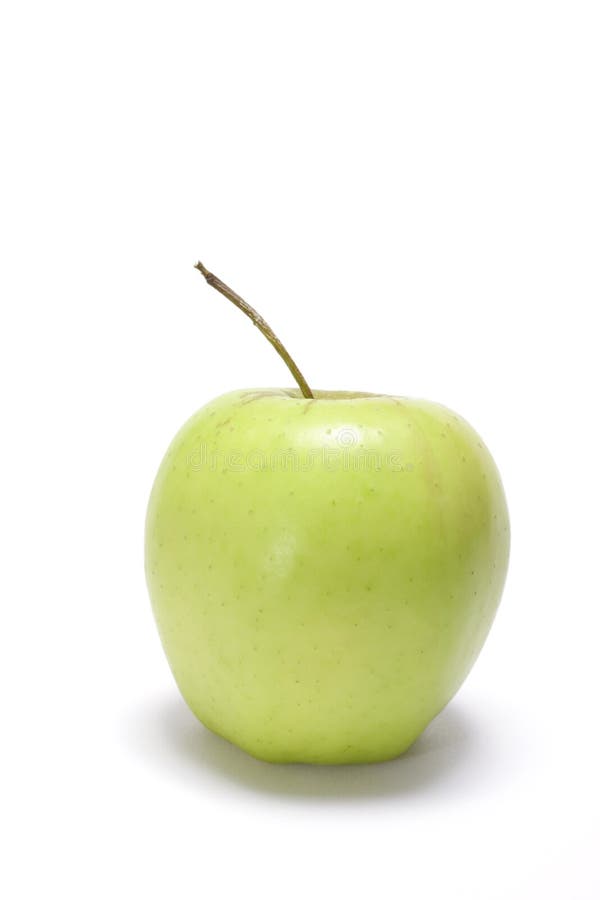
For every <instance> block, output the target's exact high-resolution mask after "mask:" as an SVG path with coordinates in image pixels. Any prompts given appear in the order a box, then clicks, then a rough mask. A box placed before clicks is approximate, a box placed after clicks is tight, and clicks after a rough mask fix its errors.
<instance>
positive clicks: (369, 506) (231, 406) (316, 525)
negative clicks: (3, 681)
mask: <svg viewBox="0 0 600 900" xmlns="http://www.w3.org/2000/svg"><path fill="white" fill-rule="evenodd" d="M198 268H200V271H201V272H202V273H203V274H204V275H205V276H210V277H207V280H208V281H209V283H211V284H212V285H213V286H215V287H216V288H217V290H220V291H221V293H224V294H225V296H227V297H228V298H229V299H231V300H233V302H234V303H235V304H236V306H238V307H239V308H240V309H242V310H243V311H244V312H245V313H246V314H247V315H249V316H250V317H251V318H252V320H253V321H254V322H255V324H257V325H258V327H259V328H260V330H261V331H263V333H265V334H266V336H267V337H268V338H269V340H270V341H271V343H272V344H273V345H274V346H275V347H276V349H277V350H278V352H280V355H281V356H282V358H283V359H284V360H285V361H286V362H287V363H288V366H289V367H290V369H291V370H292V366H294V364H293V362H292V364H291V365H290V362H291V357H289V354H287V351H285V349H284V348H282V345H280V344H279V342H278V341H277V339H276V338H275V340H273V339H272V337H271V335H272V332H270V329H269V328H268V326H267V325H266V323H265V322H264V320H262V319H261V318H260V317H259V316H258V314H256V313H255V312H254V310H252V308H251V307H249V306H248V305H247V304H245V302H244V301H241V298H239V297H238V295H237V294H234V292H232V291H231V289H229V288H227V286H226V285H224V284H223V282H221V281H220V280H219V279H217V278H216V277H215V276H213V275H211V273H209V272H207V270H205V269H204V267H203V266H201V264H198ZM238 301H241V303H240V302H238ZM242 304H243V305H242ZM273 337H274V336H273ZM280 348H281V349H280ZM297 380H298V384H299V386H300V387H299V389H254V390H240V391H235V392H233V393H229V394H225V395H224V396H222V397H219V398H217V399H216V400H214V401H212V402H211V403H209V404H208V405H206V406H205V407H203V408H202V409H200V410H199V411H198V412H197V413H196V414H195V415H194V416H192V418H191V419H190V420H189V421H188V422H187V423H186V424H185V425H184V426H183V428H182V429H181V431H180V432H179V433H178V435H177V436H176V437H175V439H174V441H173V442H172V444H171V446H170V447H169V449H168V451H167V454H166V456H165V458H164V459H163V461H162V464H161V466H160V469H159V471H158V474H157V477H156V480H155V483H154V487H153V489H152V493H151V497H150V501H149V506H148V513H147V520H146V577H147V582H148V588H149V593H150V597H151V602H152V607H153V611H154V615H155V617H156V621H157V624H158V629H159V633H160V637H161V640H162V643H163V646H164V649H165V652H166V655H167V658H168V660H169V663H170V666H171V669H172V671H173V674H174V677H175V680H176V682H177V684H178V686H179V688H180V690H181V693H182V695H183V697H184V699H185V700H186V702H187V704H188V705H189V707H190V708H191V710H192V711H193V712H194V713H195V715H196V716H197V717H198V719H200V721H201V722H203V723H204V725H206V726H207V727H208V728H210V729H211V730H212V731H214V732H216V733H217V734H219V735H222V736H223V737H224V738H226V739H227V740H229V741H231V742H232V743H234V744H237V745H238V746H239V747H242V748H243V749H244V750H246V751H247V752H248V753H250V754H252V755H253V756H255V757H258V758H260V759H263V760H269V761H272V762H308V763H322V764H323V763H327V764H334V763H359V762H375V761H380V760H386V759H390V758H393V757H396V756H398V755H400V754H401V753H403V752H404V751H405V750H406V749H407V748H408V747H409V746H410V745H411V744H412V743H413V742H414V741H415V739H416V738H417V737H418V736H419V735H420V734H421V733H422V732H423V730H424V729H425V728H426V727H427V725H428V723H429V722H430V721H431V720H432V719H433V718H434V717H435V716H436V715H437V714H438V713H439V712H440V711H441V710H442V709H443V708H444V706H445V705H446V704H447V703H448V701H449V700H450V699H451V698H452V696H453V695H454V694H455V692H456V691H457V690H458V688H459V687H460V685H461V683H462V682H463V680H464V679H465V677H466V675H467V674H468V672H469V670H470V669H471V666H472V665H473V663H474V661H475V659H476V658H477V655H478V654H479V652H480V650H481V647H482V645H483V643H484V641H485V638H486V636H487V634H488V631H489V629H490V626H491V624H492V621H493V618H494V615H495V613H496V609H497V607H498V603H499V601H500V597H501V594H502V589H503V585H504V581H505V576H506V570H507V565H508V556H509V522H508V512H507V507H506V501H505V497H504V492H503V489H502V484H501V481H500V477H499V474H498V470H497V468H496V466H495V464H494V461H493V459H492V457H491V455H490V453H489V451H488V450H487V448H486V447H485V445H484V443H483V441H482V440H481V438H480V437H479V436H478V435H477V434H476V432H475V431H474V430H473V429H472V428H471V427H470V426H469V425H468V424H467V422H466V421H465V420H464V419H462V418H461V417H459V416H458V415H456V414H455V413H453V412H452V411H450V410H449V409H446V408H445V407H443V406H441V405H439V404H435V403H431V402H427V401H423V400H409V399H406V398H402V397H393V396H387V395H383V394H382V395H376V394H366V393H359V392H335V391H315V392H313V391H311V390H310V388H309V387H308V385H307V384H306V382H305V380H304V379H303V378H302V376H300V378H297Z"/></svg>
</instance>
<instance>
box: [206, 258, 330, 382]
mask: <svg viewBox="0 0 600 900" xmlns="http://www.w3.org/2000/svg"><path fill="white" fill-rule="evenodd" d="M194 268H195V269H198V271H199V272H201V273H202V274H203V275H204V277H205V278H206V280H207V282H208V283H209V284H210V286H211V287H213V288H214V289H215V290H216V291H219V293H220V294H223V296H224V297H227V299H228V300H231V302H232V303H233V305H234V306H237V308H238V309H241V311H242V312H243V313H245V314H246V315H247V316H248V318H249V319H251V320H252V322H253V324H254V325H256V327H257V328H258V330H259V331H260V332H261V333H262V334H264V336H265V337H266V339H267V340H268V341H269V343H270V344H272V346H273V347H274V348H275V350H277V352H278V353H279V355H280V357H281V358H282V360H283V361H284V363H285V364H286V366H287V367H288V369H289V370H290V372H291V373H292V375H293V376H294V378H295V380H296V382H297V384H298V387H299V388H300V390H301V391H302V395H303V397H306V399H307V400H313V399H314V395H313V392H312V391H311V389H310V388H309V386H308V384H307V383H306V380H305V378H304V376H303V374H302V372H301V371H300V369H299V368H298V366H297V365H296V363H295V362H294V360H293V359H292V357H291V356H290V354H289V353H288V352H287V350H286V349H285V347H284V346H283V344H282V343H281V341H280V340H279V338H278V337H277V335H276V334H275V332H274V331H273V330H272V329H271V328H270V327H269V326H268V325H267V323H266V322H265V320H264V319H263V317H262V316H260V315H259V314H258V313H257V312H256V310H255V309H254V308H253V307H252V306H250V304H249V303H246V301H245V300H244V299H243V298H242V297H240V295H239V294H236V292H235V291H232V290H231V288H230V287H227V285H226V284H225V283H224V282H223V281H221V279H220V278H217V276H216V275H213V273H212V272H209V271H208V269H207V268H206V266H203V265H202V263H201V262H197V263H196V265H195V266H194Z"/></svg>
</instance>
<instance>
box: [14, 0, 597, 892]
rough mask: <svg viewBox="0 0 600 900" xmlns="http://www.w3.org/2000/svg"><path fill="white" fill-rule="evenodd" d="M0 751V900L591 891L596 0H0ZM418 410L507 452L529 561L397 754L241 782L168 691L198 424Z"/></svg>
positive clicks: (257, 766) (229, 758)
mask: <svg viewBox="0 0 600 900" xmlns="http://www.w3.org/2000/svg"><path fill="white" fill-rule="evenodd" d="M0 35H1V36H0V45H1V46H0V70H1V72H0V75H1V82H0V83H1V84H2V110H1V119H0V124H1V127H2V132H3V137H2V144H1V150H0V152H1V153H2V166H1V169H0V179H1V226H0V227H1V234H0V240H1V243H0V246H1V253H2V263H1V267H0V280H1V291H2V329H1V338H0V340H1V360H0V362H1V366H2V373H1V375H2V378H1V384H2V418H1V422H2V435H3V436H2V467H1V471H0V478H1V486H0V487H1V506H0V508H1V515H2V535H1V546H2V559H3V564H2V580H1V586H2V587H1V595H2V629H1V632H0V644H1V653H0V666H1V669H2V672H1V685H2V693H3V698H2V723H3V726H4V727H3V733H4V737H3V738H2V743H1V747H0V752H1V753H2V757H3V762H2V766H1V773H2V775H1V777H2V780H3V782H4V783H3V785H2V789H1V802H0V809H1V816H2V827H3V829H4V835H3V837H2V850H3V853H2V855H3V863H2V868H1V870H0V883H1V884H2V886H3V891H2V893H3V895H4V896H6V897H7V898H11V900H13V898H17V900H20V898H36V900H37V898H41V897H44V898H46V897H51V898H54V897H57V898H78V900H79V898H107V897H117V898H133V897H143V898H153V897H172V898H178V897H211V898H212V897H237V896H243V897H260V898H284V897H285V898H288V897H291V898H295V897H303V898H304V897H314V898H334V897H335V898H337V897H344V898H354V897H357V898H358V897H360V898H363V897H410V898H411V900H420V898H427V900H429V898H431V900H434V898H436V900H437V898H439V897H444V898H448V900H450V898H452V900H453V898H457V900H458V898H460V900H471V898H473V900H475V898H477V900H482V898H485V900H500V898H502V900H505V898H517V900H521V898H523V900H525V898H527V900H531V898H535V900H537V898H541V900H551V898H569V900H592V898H597V897H598V896H599V894H600V874H599V872H598V864H597V863H596V862H595V861H594V859H593V852H592V851H593V850H594V845H595V843H596V842H597V837H598V827H599V825H600V821H599V814H598V808H599V803H600V791H599V779H598V771H597V769H598V758H599V754H600V739H599V728H598V687H599V665H598V629H599V627H600V612H599V600H600V593H599V589H598V556H599V545H598V544H599V542H598V538H599V528H598V502H599V500H600V496H599V493H600V492H599V478H598V465H599V451H600V441H599V433H598V401H597V387H598V359H597V356H598V349H597V348H598V324H597V316H596V313H597V309H598V299H599V287H600V269H599V264H598V249H599V238H600V213H599V210H600V176H599V172H600V127H599V100H600V89H599V86H600V62H599V60H600V55H599V53H598V47H599V43H600V21H599V12H598V5H597V4H596V3H594V2H578V0H569V2H552V0H544V2H542V0H540V2H535V0H503V2H481V0H472V2H465V0H457V2H452V3H448V2H431V0H420V2H378V0H371V2H369V3H366V2H363V3H358V2H353V0H346V2H330V0H319V2H313V0H305V2H303V3H302V4H300V3H285V2H281V0H280V2H260V0H253V2H241V0H238V2H233V0H232V2H226V0H223V2H212V3H208V2H198V0H196V2H175V0H170V2H169V3H155V2H151V0H147V2H144V3H142V2H132V0H130V2H128V0H119V2H112V0H105V2H103V3H82V2H74V0H73V2H65V0H56V2H52V3H42V2H26V0H24V2H19V3H16V2H15V3H12V4H6V6H5V7H4V10H3V12H2V14H1V21H0ZM198 257H200V258H201V259H202V260H203V261H204V262H205V263H206V264H207V265H208V266H209V267H210V268H212V269H213V270H214V271H215V272H217V274H220V275H221V276H222V277H223V278H225V280H227V281H229V282H230V283H231V284H232V285H233V286H234V287H235V288H237V289H238V290H239V291H240V292H241V293H243V294H244V295H245V296H246V297H247V299H248V300H250V302H252V303H254V304H255V305H257V306H258V307H259V309H260V311H261V312H262V313H263V315H264V316H265V317H266V318H267V320H268V321H269V322H270V323H271V324H272V325H273V327H274V328H275V329H276V330H277V331H278V332H279V334H280V337H281V338H282V339H283V340H284V341H285V342H286V343H287V344H288V345H289V349H290V350H291V351H292V353H293V355H294V356H296V357H297V359H298V361H299V362H300V364H301V367H302V368H303V369H304V370H305V374H306V376H307V377H308V378H309V380H310V381H311V382H312V383H313V384H314V386H317V387H320V388H330V389H331V388H347V389H358V390H373V391H378V390H379V391H384V392H389V393H396V394H405V395H408V396H422V397H427V398H429V399H432V400H438V401H440V402H443V403H445V404H446V405H448V406H450V407H453V408H454V409H456V410H457V411H459V412H460V413H461V414H462V415H464V416H465V417H466V418H468V419H469V420H470V421H471V422H472V424H473V425H474V426H475V427H476V428H477V429H478V430H479V431H480V433H481V434H482V435H483V437H484V438H485V440H486V442H487V444H488V446H489V447H490V448H491V449H492V451H493V453H494V455H495V457H496V460H497V462H498V465H499V467H500V469H501V472H502V474H503V478H504V483H505V488H506V492H507V496H508V500H509V505H510V510H511V517H512V530H513V552H512V560H511V568H510V574H509V579H508V583H507V586H506V591H505V596H504V600H503V604H502V606H501V610H500V613H499V615H498V618H497V620H496V623H495V626H494V628H493V630H492V633H491V635H490V638H489V641H488V643H487V645H486V647H485V649H484V651H483V653H482V655H481V657H480V659H479V661H478V663H477V665H476V666H475V668H474V670H473V672H472V673H471V676H470V677H469V679H468V682H467V683H466V684H465V685H464V687H463V689H462V690H461V692H460V693H459V695H458V696H457V697H456V699H455V700H454V701H453V702H452V704H451V705H450V707H449V708H448V709H447V710H446V711H445V712H444V713H443V714H442V716H440V717H439V719H438V720H437V721H436V722H434V723H433V725H432V726H431V727H430V728H429V730H428V731H427V732H426V734H425V736H424V737H423V738H422V739H421V741H420V742H419V743H418V744H417V745H415V747H414V749H413V750H412V751H411V752H410V753H409V754H408V755H407V756H406V757H405V758H403V759H401V760H398V761H395V762H393V763H388V764H384V765H380V766H371V767H356V768H345V769H318V768H317V769H315V768H310V767H288V768H286V767H275V766H269V765H266V764H261V763H258V762H256V761H254V760H252V759H250V758H247V757H246V756H244V755H243V754H242V753H241V752H239V751H237V750H236V749H234V748H232V747H230V746H229V745H227V744H225V743H224V742H222V741H220V740H218V739H217V738H215V737H213V736H211V735H210V734H208V733H207V732H205V731H204V729H203V728H202V726H200V725H199V724H197V723H196V721H195V720H194V719H193V717H192V715H191V714H190V713H188V711H187V710H186V708H185V707H184V705H183V703H182V701H181V700H180V699H179V696H178V694H177V691H176V688H175V685H174V683H173V681H172V678H171V675H170V673H169V670H168V667H167V664H166V661H165V659H164V657H163V655H162V650H161V648H160V644H159V641H158V637H157V634H156V631H155V627H154V623H153V621H152V617H151V613H150V607H149V602H148V599H147V595H146V588H145V584H144V578H143V559H142V534H143V521H144V514H145V505H146V501H147V496H148V493H149V490H150V486H151V483H152V479H153V477H154V474H155V471H156V468H157V466H158V463H159V461H160V458H161V456H162V453H163V452H164V450H165V448H166V446H167V444H168V443H169V441H170V440H171V438H172V436H173V434H174V433H175V431H176V430H177V429H178V427H179V426H180V425H181V424H182V422H183V421H184V420H185V419H186V418H187V417H188V416H189V415H190V414H191V413H192V412H193V411H194V410H195V409H196V408H198V407H199V406H201V405H202V404H203V403H205V402H207V401H208V400H209V399H211V398H212V397H214V396H215V395H217V394H219V393H222V392H224V391H226V390H229V389H232V388H236V387H252V386H254V387H256V386H265V385H282V386H285V385H288V384H289V377H288V373H287V371H286V370H285V368H284V366H283V364H282V363H281V361H280V360H279V359H278V357H277V356H276V355H275V354H274V353H273V352H272V350H271V349H270V348H269V346H268V345H267V344H266V342H265V341H264V340H263V338H262V337H261V336H260V335H259V334H258V332H256V331H255V330H254V329H253V328H252V327H251V325H250V323H249V322H248V321H247V320H246V319H244V317H243V316H241V315H240V314H239V313H238V312H237V311H236V310H234V309H233V307H231V306H230V305H229V304H228V303H227V302H226V301H225V300H224V299H222V298H220V297H219V296H218V295H217V294H216V293H214V292H212V291H211V290H210V289H209V288H208V287H207V286H206V285H205V284H204V282H203V280H202V278H201V277H200V275H199V274H198V273H197V272H195V271H194V270H193V268H192V265H193V263H194V262H195V260H196V258H198Z"/></svg>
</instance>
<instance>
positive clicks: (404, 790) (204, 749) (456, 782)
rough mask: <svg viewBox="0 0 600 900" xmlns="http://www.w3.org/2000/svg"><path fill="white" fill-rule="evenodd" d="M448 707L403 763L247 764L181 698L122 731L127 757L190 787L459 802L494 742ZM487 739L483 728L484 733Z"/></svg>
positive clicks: (140, 715)
mask: <svg viewBox="0 0 600 900" xmlns="http://www.w3.org/2000/svg"><path fill="white" fill-rule="evenodd" d="M476 728H477V724H476V722H475V721H474V720H472V719H470V718H469V716H468V715H467V714H466V712H465V711H464V708H463V707H461V705H460V704H459V703H457V702H456V701H453V702H452V703H451V704H450V705H449V706H447V707H446V709H445V710H443V712H441V713H440V715H439V716H437V718H436V719H434V720H433V722H432V723H431V724H430V725H429V727H428V728H427V729H426V730H425V732H424V733H423V734H422V735H421V737H420V738H419V739H418V740H417V741H416V742H415V743H414V744H413V746H412V747H411V748H410V749H409V750H408V751H407V752H406V753H405V754H404V755H403V756H401V757H399V758H398V759H395V760H391V761H390V762H383V763H372V764H367V765H349V766H311V765H302V764H286V765H277V764H273V763H265V762H261V761H259V760H257V759H254V758H253V757H251V756H248V755H247V754H246V753H244V752H243V751H242V750H240V749H239V748H237V747H235V746H234V745H232V744H230V743H228V742H227V741H225V740H223V739H222V738H220V737H218V736H217V735H215V734H213V733H212V732H210V731H208V729H206V728H204V726H203V725H201V724H200V723H199V722H198V721H197V720H196V719H195V717H194V716H193V714H192V713H191V712H190V711H189V710H188V708H187V707H186V706H185V704H184V703H183V701H182V700H181V699H180V698H179V697H171V698H169V699H168V700H165V699H164V698H161V700H160V701H155V703H154V704H152V705H150V706H148V707H146V708H145V709H144V708H142V709H138V710H137V711H136V713H135V715H134V716H132V717H130V718H129V719H128V721H127V723H126V728H125V735H124V737H125V740H126V743H127V744H128V745H129V747H130V749H133V750H134V752H136V753H137V754H138V755H141V756H142V757H143V758H145V759H146V761H147V762H151V763H154V764H155V765H159V766H160V767H161V768H162V769H163V770H171V771H174V772H175V773H176V774H177V775H178V776H179V777H184V778H185V779H186V781H187V782H188V783H190V784H191V783H194V781H198V780H200V781H201V782H204V783H205V784H206V782H207V780H208V781H209V782H210V781H214V780H215V779H217V780H221V781H225V782H227V783H228V785H229V786H232V785H236V786H238V787H240V788H242V789H244V790H247V791H250V792H254V793H259V794H263V795H264V794H266V795H272V796H273V797H281V798H289V797H296V798H298V799H305V800H311V801H315V802H318V801H344V800H349V801H357V800H359V801H360V800H365V801H366V800H369V799H374V798H382V797H388V798H391V797H398V796H401V795H405V796H409V795H415V794H419V795H423V794H427V793H432V792H433V791H434V790H435V793H436V796H437V795H439V794H440V793H451V794H453V795H456V796H459V795H462V794H463V793H464V789H465V787H466V786H467V785H468V784H472V781H473V776H474V775H476V774H477V772H480V773H481V770H482V768H483V769H487V771H488V774H489V764H491V763H493V759H490V752H489V751H490V748H491V747H492V745H493V743H494V742H493V739H492V740H486V736H485V734H484V733H482V732H481V730H480V732H479V733H478V732H477V731H476ZM484 731H485V727H484Z"/></svg>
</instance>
